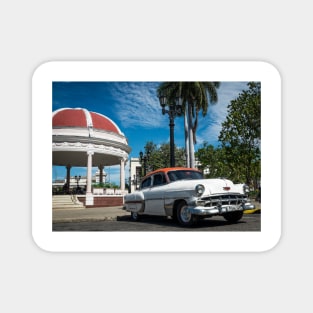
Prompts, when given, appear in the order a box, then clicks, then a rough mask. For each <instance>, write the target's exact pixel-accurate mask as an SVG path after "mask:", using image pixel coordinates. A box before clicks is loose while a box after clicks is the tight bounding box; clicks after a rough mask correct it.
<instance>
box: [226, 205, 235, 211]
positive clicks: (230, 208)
mask: <svg viewBox="0 0 313 313" xmlns="http://www.w3.org/2000/svg"><path fill="white" fill-rule="evenodd" d="M226 210H227V212H233V211H237V210H238V209H237V207H236V206H234V205H229V206H228V207H227V208H226Z"/></svg>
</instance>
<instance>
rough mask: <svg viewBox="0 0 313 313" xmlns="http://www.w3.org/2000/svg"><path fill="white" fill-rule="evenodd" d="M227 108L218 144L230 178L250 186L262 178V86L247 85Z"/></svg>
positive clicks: (259, 84) (255, 84)
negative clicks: (223, 151)
mask: <svg viewBox="0 0 313 313" xmlns="http://www.w3.org/2000/svg"><path fill="white" fill-rule="evenodd" d="M248 87H249V89H248V90H244V91H242V93H240V94H239V96H238V97H237V98H236V99H235V100H232V101H231V103H230V105H229V106H228V115H227V117H226V120H225V122H223V124H222V130H221V132H220V135H219V141H220V142H221V144H222V148H223V149H224V150H225V157H226V159H225V160H226V162H227V164H228V167H229V169H230V172H231V175H232V176H233V177H236V178H240V176H241V175H242V174H243V175H244V177H245V182H246V183H248V184H251V183H252V181H253V180H256V179H258V178H260V166H261V165H260V164H261V162H260V159H261V151H260V146H261V83H260V82H250V83H248Z"/></svg>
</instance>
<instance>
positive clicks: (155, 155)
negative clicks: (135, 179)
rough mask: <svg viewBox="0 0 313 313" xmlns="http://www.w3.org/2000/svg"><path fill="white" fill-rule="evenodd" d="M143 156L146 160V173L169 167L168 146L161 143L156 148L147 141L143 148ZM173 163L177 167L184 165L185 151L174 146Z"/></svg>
mask: <svg viewBox="0 0 313 313" xmlns="http://www.w3.org/2000/svg"><path fill="white" fill-rule="evenodd" d="M144 151H145V152H144V154H145V155H147V156H149V157H148V159H147V171H148V172H151V171H154V170H156V169H159V168H164V167H170V157H169V156H170V144H169V143H163V144H161V145H160V146H157V145H156V144H155V143H153V142H152V141H148V142H147V143H146V145H145V147H144ZM175 163H176V165H177V166H184V165H185V149H184V148H178V147H176V146H175Z"/></svg>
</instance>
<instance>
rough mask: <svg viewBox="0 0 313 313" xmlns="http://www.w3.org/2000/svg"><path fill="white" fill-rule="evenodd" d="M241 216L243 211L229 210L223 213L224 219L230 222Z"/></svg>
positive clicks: (237, 219)
mask: <svg viewBox="0 0 313 313" xmlns="http://www.w3.org/2000/svg"><path fill="white" fill-rule="evenodd" d="M242 216H243V211H236V212H229V213H226V214H224V215H223V217H224V218H225V220H226V221H228V222H231V223H236V222H238V221H239V220H240V219H241V218H242Z"/></svg>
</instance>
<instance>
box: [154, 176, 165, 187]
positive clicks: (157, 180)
mask: <svg viewBox="0 0 313 313" xmlns="http://www.w3.org/2000/svg"><path fill="white" fill-rule="evenodd" d="M165 183H166V180H165V176H164V174H163V173H158V174H155V175H154V176H153V186H160V185H164V184H165Z"/></svg>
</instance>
